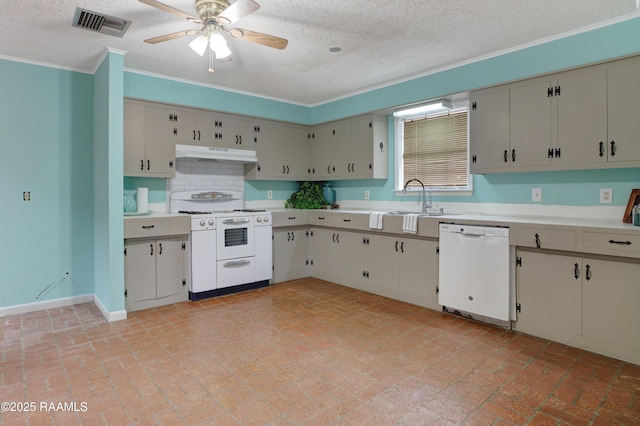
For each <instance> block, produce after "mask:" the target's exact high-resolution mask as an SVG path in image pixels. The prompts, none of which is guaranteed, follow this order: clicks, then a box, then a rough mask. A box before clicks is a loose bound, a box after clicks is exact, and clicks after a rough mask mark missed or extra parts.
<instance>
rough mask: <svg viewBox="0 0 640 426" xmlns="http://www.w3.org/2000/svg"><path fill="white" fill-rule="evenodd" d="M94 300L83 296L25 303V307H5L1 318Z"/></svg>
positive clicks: (1, 310) (0, 311) (91, 296)
mask: <svg viewBox="0 0 640 426" xmlns="http://www.w3.org/2000/svg"><path fill="white" fill-rule="evenodd" d="M93 299H94V295H93V294H83V295H81V296H71V297H62V298H60V299H53V300H43V301H42V302H33V303H25V304H23V305H14V306H5V307H3V308H0V318H1V317H6V316H8V315H20V314H26V313H29V312H35V311H42V310H44V309H52V308H61V307H63V306H71V305H77V304H80V303H87V302H93Z"/></svg>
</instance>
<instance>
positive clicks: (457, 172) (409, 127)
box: [396, 108, 472, 192]
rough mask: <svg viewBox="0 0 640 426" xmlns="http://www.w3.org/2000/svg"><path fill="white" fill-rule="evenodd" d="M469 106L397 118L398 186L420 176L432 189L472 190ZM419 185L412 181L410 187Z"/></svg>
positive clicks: (400, 187)
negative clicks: (469, 153)
mask: <svg viewBox="0 0 640 426" xmlns="http://www.w3.org/2000/svg"><path fill="white" fill-rule="evenodd" d="M467 116H468V114H467V108H462V109H456V110H451V111H449V112H448V113H441V114H436V115H432V116H426V117H424V116H422V117H415V118H405V119H397V121H396V125H397V130H398V131H397V139H396V140H398V141H402V143H400V144H398V150H397V156H396V159H397V160H396V175H397V178H398V179H397V189H402V187H403V186H404V182H406V181H407V180H409V179H414V178H417V179H420V180H421V181H422V182H423V183H424V185H425V186H428V187H429V190H434V189H435V190H438V191H457V192H459V191H470V190H471V189H472V188H471V185H472V180H471V179H470V176H469V164H468V150H469V148H468V147H469V143H468V139H469V137H468V134H469V133H468V117H467ZM412 187H420V184H418V183H415V182H414V183H411V184H410V185H409V188H412Z"/></svg>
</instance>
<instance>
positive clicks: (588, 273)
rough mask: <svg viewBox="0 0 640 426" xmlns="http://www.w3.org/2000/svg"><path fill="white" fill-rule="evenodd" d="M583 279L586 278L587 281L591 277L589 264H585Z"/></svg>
mask: <svg viewBox="0 0 640 426" xmlns="http://www.w3.org/2000/svg"><path fill="white" fill-rule="evenodd" d="M584 279H585V280H587V281H589V280H590V279H591V266H589V264H587V266H585V273H584Z"/></svg>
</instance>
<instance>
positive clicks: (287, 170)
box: [287, 166, 289, 174]
mask: <svg viewBox="0 0 640 426" xmlns="http://www.w3.org/2000/svg"><path fill="white" fill-rule="evenodd" d="M287 174H289V166H287Z"/></svg>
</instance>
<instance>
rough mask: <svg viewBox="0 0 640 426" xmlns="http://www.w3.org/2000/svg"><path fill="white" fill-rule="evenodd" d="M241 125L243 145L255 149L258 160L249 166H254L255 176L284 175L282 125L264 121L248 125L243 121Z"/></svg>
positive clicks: (284, 148)
mask: <svg viewBox="0 0 640 426" xmlns="http://www.w3.org/2000/svg"><path fill="white" fill-rule="evenodd" d="M241 127H246V128H245V130H244V131H242V133H243V143H242V145H243V147H244V148H247V149H255V150H256V155H257V157H258V162H257V163H256V164H255V166H254V165H251V166H249V167H255V168H256V177H258V178H282V177H285V176H286V167H285V166H286V164H285V162H286V160H285V157H286V146H285V144H284V143H283V137H282V127H281V126H278V125H275V124H271V123H265V122H260V123H257V124H250V125H249V123H248V122H244V126H242V125H241ZM245 135H249V136H245Z"/></svg>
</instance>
